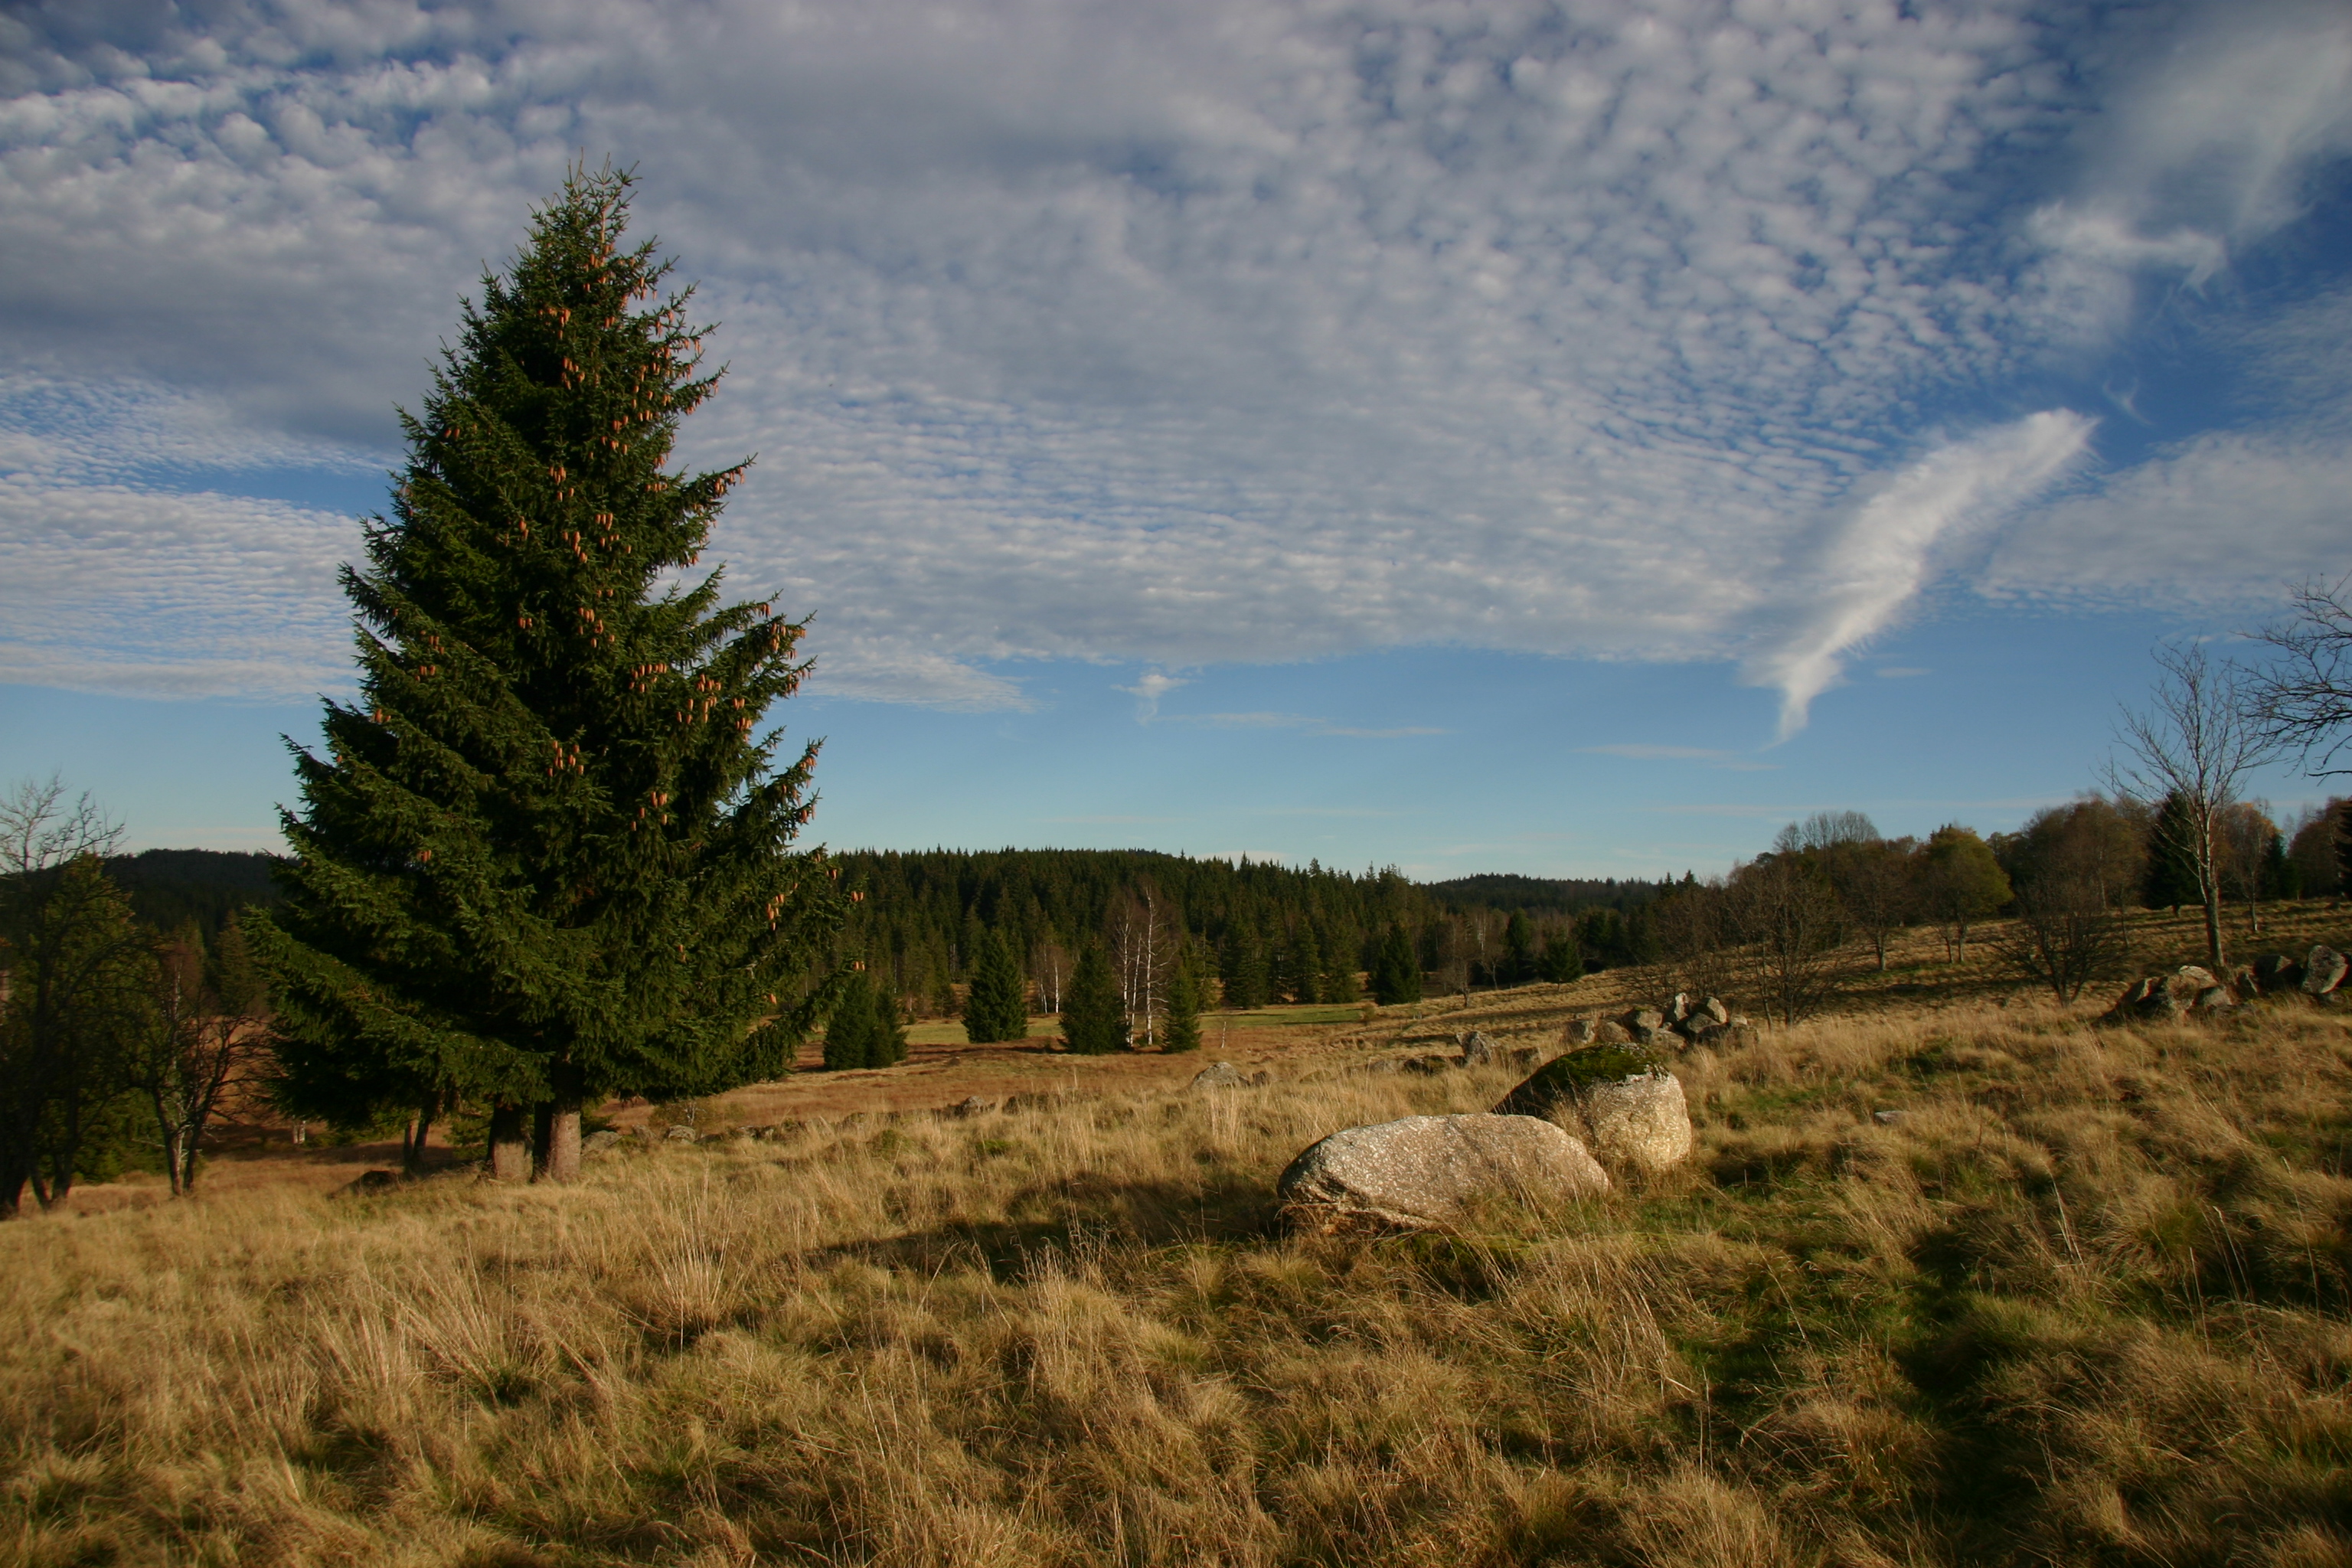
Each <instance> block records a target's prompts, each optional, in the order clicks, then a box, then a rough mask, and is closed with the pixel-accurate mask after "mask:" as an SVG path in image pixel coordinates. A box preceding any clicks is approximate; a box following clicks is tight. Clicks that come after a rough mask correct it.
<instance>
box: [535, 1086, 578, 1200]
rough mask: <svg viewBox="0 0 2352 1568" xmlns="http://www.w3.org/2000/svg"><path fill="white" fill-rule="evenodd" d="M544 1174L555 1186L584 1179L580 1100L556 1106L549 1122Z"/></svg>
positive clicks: (559, 1102) (567, 1101) (556, 1103)
mask: <svg viewBox="0 0 2352 1568" xmlns="http://www.w3.org/2000/svg"><path fill="white" fill-rule="evenodd" d="M541 1157H542V1159H543V1161H544V1168H543V1170H542V1174H543V1175H544V1177H545V1178H546V1179H547V1180H548V1181H551V1182H576V1181H578V1180H579V1179H580V1100H579V1099H578V1097H577V1096H574V1097H573V1098H572V1099H570V1100H557V1101H556V1102H555V1106H554V1113H553V1115H552V1116H551V1117H550V1118H549V1121H548V1130H547V1142H546V1145H545V1152H544V1154H543V1155H542V1156H541Z"/></svg>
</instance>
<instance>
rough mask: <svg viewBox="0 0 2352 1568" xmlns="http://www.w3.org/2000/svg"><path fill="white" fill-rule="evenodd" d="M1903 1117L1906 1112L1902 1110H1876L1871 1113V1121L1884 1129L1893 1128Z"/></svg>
mask: <svg viewBox="0 0 2352 1568" xmlns="http://www.w3.org/2000/svg"><path fill="white" fill-rule="evenodd" d="M1903 1117H1904V1112H1902V1111H1900V1110H1874V1111H1872V1112H1871V1113H1870V1119H1871V1120H1872V1121H1875V1122H1877V1123H1878V1124H1879V1125H1880V1126H1882V1127H1892V1126H1894V1125H1895V1123H1896V1122H1898V1121H1902V1120H1903Z"/></svg>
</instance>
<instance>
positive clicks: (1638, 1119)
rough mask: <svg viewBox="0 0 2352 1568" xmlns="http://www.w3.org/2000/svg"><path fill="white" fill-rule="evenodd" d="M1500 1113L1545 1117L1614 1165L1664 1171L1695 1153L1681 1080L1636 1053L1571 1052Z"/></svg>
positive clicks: (1514, 1093) (1511, 1096)
mask: <svg viewBox="0 0 2352 1568" xmlns="http://www.w3.org/2000/svg"><path fill="white" fill-rule="evenodd" d="M1495 1110H1496V1112H1497V1113H1499V1114H1502V1115H1507V1116H1511V1115H1516V1116H1540V1117H1543V1118H1545V1119H1546V1120H1548V1121H1552V1122H1554V1123H1555V1124H1557V1125H1558V1126H1559V1127H1560V1128H1561V1129H1562V1130H1563V1131H1568V1132H1570V1133H1574V1134H1576V1135H1578V1136H1580V1137H1581V1138H1582V1139H1583V1140H1584V1141H1585V1142H1586V1145H1587V1146H1588V1147H1589V1148H1590V1149H1591V1151H1592V1152H1593V1153H1595V1154H1597V1155H1599V1156H1600V1158H1601V1160H1602V1161H1603V1162H1604V1163H1608V1164H1612V1165H1638V1166H1640V1167H1641V1168H1642V1169H1643V1170H1647V1171H1662V1170H1664V1169H1665V1168H1666V1167H1667V1166H1669V1165H1674V1164H1678V1163H1681V1162H1682V1161H1684V1160H1686V1159H1688V1158H1689V1157H1690V1152H1691V1121H1690V1106H1689V1104H1688V1103H1687V1102H1686V1101H1685V1099H1684V1097H1683V1086H1682V1082H1681V1080H1680V1079H1676V1078H1675V1075H1674V1074H1672V1073H1670V1072H1668V1071H1666V1070H1665V1069H1664V1068H1662V1067H1658V1066H1656V1065H1655V1064H1654V1063H1653V1062H1650V1061H1648V1060H1646V1059H1644V1058H1643V1057H1642V1056H1641V1055H1640V1054H1639V1053H1635V1052H1628V1051H1624V1050H1618V1049H1609V1048H1605V1047H1604V1048H1600V1049H1591V1050H1585V1051H1571V1052H1570V1053H1569V1054H1568V1055H1566V1056H1564V1057H1559V1058H1555V1059H1553V1060H1551V1061H1549V1062H1547V1063H1545V1064H1544V1065H1543V1066H1542V1067H1541V1068H1538V1069H1537V1070H1536V1071H1535V1072H1534V1073H1533V1074H1532V1075H1530V1076H1529V1077H1528V1080H1527V1081H1526V1082H1525V1083H1522V1084H1520V1085H1519V1086H1518V1088H1517V1089H1513V1090H1511V1092H1510V1093H1508V1094H1507V1095H1505V1096H1504V1097H1503V1098H1502V1100H1500V1101H1499V1102H1498V1103H1497V1104H1496V1107H1495Z"/></svg>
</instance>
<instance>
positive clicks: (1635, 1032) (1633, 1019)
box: [1617, 1007, 1666, 1039]
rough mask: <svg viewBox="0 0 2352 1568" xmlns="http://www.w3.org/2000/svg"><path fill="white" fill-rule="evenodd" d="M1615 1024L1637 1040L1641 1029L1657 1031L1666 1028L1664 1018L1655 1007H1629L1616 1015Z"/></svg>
mask: <svg viewBox="0 0 2352 1568" xmlns="http://www.w3.org/2000/svg"><path fill="white" fill-rule="evenodd" d="M1617 1023H1618V1025H1619V1026H1620V1027H1622V1028H1623V1029H1624V1031H1625V1032H1626V1033H1627V1034H1629V1035H1632V1036H1633V1037H1634V1038H1636V1039H1639V1038H1640V1037H1641V1031H1642V1030H1643V1029H1650V1030H1657V1029H1663V1028H1664V1027H1665V1026H1666V1016H1665V1015H1664V1013H1661V1012H1659V1011H1658V1010H1657V1009H1656V1008H1655V1007H1629V1008H1627V1009H1626V1010H1625V1011H1624V1012H1622V1013H1620V1014H1618V1015H1617Z"/></svg>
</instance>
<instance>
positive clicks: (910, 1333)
mask: <svg viewBox="0 0 2352 1568" xmlns="http://www.w3.org/2000/svg"><path fill="white" fill-rule="evenodd" d="M2347 1016H2352V1014H2347V1012H2345V1011H2342V1010H2329V1009H2323V1008H2318V1007H2308V1006H2283V1007H2275V1008H2273V1007H2263V1008H2258V1009H2251V1010H2250V1011H2249V1016H2245V1017H2242V1018H2237V1019H2232V1020H2230V1021H2228V1022H2226V1023H2224V1024H2221V1025H2219V1026H2213V1027H2210V1028H2185V1027H2184V1028H2148V1029H2116V1030H2098V1029H2093V1028H2091V1027H2089V1026H2087V1025H2086V1024H2085V1023H2084V1018H2083V1016H2082V1015H2080V1014H2069V1013H2065V1012H2062V1011H2058V1010H2054V1009H2049V1008H2037V1007H2035V1006H2032V1005H2009V1006H2006V1007H1995V1006H1992V1005H1979V1006H1976V1007H1973V1008H1969V1007H1946V1008H1943V1009H1941V1010H1939V1011H1937V1012H1935V1013H1933V1014H1924V1015H1912V1016H1905V1015H1902V1014H1900V1013H1899V1012H1895V1011H1891V1010H1883V1011H1881V1012H1879V1013H1876V1014H1874V1015H1873V1016H1869V1017H1867V1018H1861V1017H1851V1016H1850V1017H1845V1018H1831V1019H1824V1020H1820V1021H1817V1022H1814V1023H1811V1024H1808V1025H1805V1026H1800V1027H1797V1028H1794V1029H1787V1030H1768V1031H1766V1032H1765V1033H1764V1035H1763V1036H1762V1037H1761V1038H1760V1039H1759V1040H1758V1041H1756V1042H1755V1043H1753V1044H1752V1045H1749V1046H1747V1047H1744V1048H1740V1049H1737V1050H1733V1051H1728V1052H1726V1053H1723V1054H1720V1055H1717V1054H1714V1053H1709V1052H1705V1051H1701V1052H1697V1053H1694V1054H1693V1055H1692V1056H1691V1057H1690V1058H1687V1059H1685V1061H1684V1062H1683V1063H1682V1064H1681V1065H1680V1070H1681V1072H1682V1075H1683V1077H1684V1079H1685V1086H1686V1089H1687V1090H1688V1092H1689V1096H1690V1100H1691V1103H1692V1106H1693V1108H1694V1112H1695V1115H1696V1118H1697V1120H1698V1121H1699V1124H1700V1126H1699V1132H1700V1136H1699V1147H1698V1150H1697V1152H1696V1154H1695V1156H1694V1157H1693V1159H1692V1160H1691V1162H1690V1163H1688V1164H1687V1165H1685V1166H1684V1167H1681V1168H1679V1169H1677V1170H1675V1171H1674V1172H1671V1173H1666V1174H1664V1175H1662V1176H1657V1177H1652V1178H1640V1177H1633V1178H1628V1179H1627V1180H1626V1181H1624V1182H1623V1184H1622V1185H1621V1187H1620V1189H1619V1190H1618V1191H1617V1192H1616V1193H1615V1194H1612V1195H1611V1196H1610V1197H1609V1198H1607V1199H1605V1200H1602V1201H1599V1202H1594V1203H1588V1204H1585V1205H1577V1206H1574V1207H1572V1208H1568V1209H1562V1210H1554V1211H1545V1212H1538V1211H1497V1212H1496V1213H1495V1214H1493V1215H1490V1216H1488V1217H1487V1219H1486V1220H1485V1221H1484V1222H1482V1224H1481V1225H1480V1226H1478V1227H1477V1228H1476V1229H1475V1231H1473V1232H1467V1233H1463V1234H1454V1235H1440V1236H1422V1237H1394V1238H1390V1239H1385V1240H1373V1241H1365V1240H1354V1241H1334V1240H1314V1239H1300V1238H1290V1237H1285V1236H1284V1235H1282V1234H1281V1233H1280V1231H1279V1230H1278V1229H1277V1227H1276V1210H1275V1205H1274V1202H1273V1194H1272V1191H1271V1184H1272V1181H1273V1177H1274V1175H1275V1174H1276V1173H1277V1172H1278V1171H1279V1170H1280V1169H1281V1167H1282V1165H1283V1163H1285V1162H1286V1161H1287V1160H1288V1159H1289V1157H1290V1156H1291V1155H1292V1154H1293V1153H1295V1152H1297V1150H1298V1149H1300V1148H1301V1147H1303V1146H1304V1145H1305V1144H1307V1142H1311V1141H1313V1140H1314V1139H1315V1138H1317V1137H1319V1136H1321V1135H1322V1134H1324V1133H1326V1132H1328V1131H1333V1130H1335V1129H1337V1128H1339V1127H1342V1126H1348V1125H1352V1124H1356V1123H1360V1122H1366V1121H1381V1120H1385V1119H1387V1118H1390V1117H1394V1116H1399V1115H1404V1114H1410V1113H1413V1112H1422V1111H1446V1110H1474V1109H1484V1108H1486V1106H1488V1105H1490V1104H1491V1103H1493V1101H1494V1100H1496V1099H1497V1098H1499V1097H1500V1095H1501V1094H1502V1093H1503V1092H1504V1091H1505V1090H1506V1089H1507V1088H1509V1087H1510V1084H1511V1082H1512V1077H1511V1075H1509V1074H1507V1073H1504V1072H1501V1071H1482V1070H1471V1071H1460V1072H1454V1073H1450V1074H1442V1075H1438V1076H1434V1077H1428V1078H1423V1077H1415V1076H1412V1075H1400V1074H1388V1075H1372V1074H1366V1073H1360V1072H1352V1071H1349V1070H1346V1068H1344V1066H1341V1065H1337V1064H1336V1063H1334V1064H1331V1065H1324V1066H1319V1067H1318V1068H1316V1070H1314V1071H1312V1072H1308V1073H1307V1074H1305V1075H1304V1076H1299V1077H1294V1078H1291V1079H1287V1080H1282V1081H1276V1082H1275V1083H1272V1084H1269V1085H1267V1086H1265V1087H1264V1088H1261V1089H1248V1090H1241V1091H1223V1092H1219V1093H1215V1094H1211V1095H1194V1094H1191V1093H1188V1092H1181V1091H1150V1090H1144V1091H1137V1092H1127V1093H1114V1094H1109V1095H1104V1096H1100V1097H1097V1098H1073V1099H1068V1100H1062V1101H1058V1102H1049V1103H1045V1104H1040V1105H1036V1106H1034V1107H1031V1108H1026V1109H1022V1110H1012V1111H1005V1110H998V1111H992V1112H989V1113H986V1114H982V1115H978V1116H974V1117H971V1118H966V1119H950V1118H946V1117H932V1116H929V1115H924V1116H914V1117H908V1118H904V1119H900V1120H898V1121H891V1122H888V1123H887V1124H882V1125H876V1124H874V1123H872V1122H870V1121H869V1122H866V1123H864V1124H860V1125H856V1126H852V1127H834V1128H815V1129H811V1130H807V1131H803V1132H800V1133H798V1134H796V1135H795V1136H794V1138H793V1140H791V1141H788V1142H780V1143H761V1142H730V1143H726V1144H722V1145H719V1146H716V1147H712V1146H708V1145H706V1146H702V1147H698V1148H691V1149H656V1150H653V1151H651V1152H635V1151H628V1152H615V1153H614V1154H610V1155H607V1156H604V1157H603V1158H601V1159H599V1160H597V1161H593V1162H592V1163H591V1166H590V1173H589V1176H588V1179H587V1180H586V1182H585V1183H584V1184H582V1185H581V1186H579V1187H577V1188H572V1189H550V1188H526V1189H520V1190H517V1189H509V1188H500V1187H496V1186H491V1185H488V1184H477V1183H475V1182H473V1181H471V1180H469V1179H466V1178H464V1177H458V1176H448V1177H441V1178H436V1179H434V1180H430V1181H427V1182H424V1183H421V1184H416V1185H414V1186H411V1187H407V1188H404V1189H399V1190H395V1191H394V1192H392V1193H390V1194H386V1195H383V1196H373V1197H348V1198H341V1199H336V1200H332V1201H321V1200H317V1199H310V1198H305V1197H300V1196H297V1195H292V1194H272V1193H268V1192H243V1193H234V1194H224V1195H223V1196H221V1197H218V1198H210V1199H208V1198H205V1197H199V1198H197V1199H195V1200H194V1201H191V1202H185V1203H180V1204H175V1205H164V1206H158V1207H154V1208H151V1209H146V1210H139V1211H131V1210H124V1211H121V1212H116V1213H111V1214H106V1215H94V1216H91V1217H86V1218H65V1217H54V1218H48V1219H35V1220H27V1221H25V1222H22V1223H19V1224H16V1225H14V1226H6V1227H5V1228H0V1267H5V1270H6V1273H5V1278H6V1279H7V1282H8V1283H7V1287H6V1289H5V1293H0V1314H5V1315H4V1316H0V1345H5V1351H0V1559H5V1560H7V1561H9V1562H13V1563H27V1564H43V1565H47V1564H67V1563H243V1564H260V1563H395V1564H397V1563H467V1564H480V1565H491V1564H513V1565H521V1564H541V1563H543V1564H570V1563H713V1564H717V1563H730V1564H732V1563H768V1562H773V1563H909V1564H911V1563H957V1564H965V1563H971V1564H1006V1565H1008V1568H1009V1565H1014V1564H1022V1565H1026V1564H1045V1563H1053V1564H1065V1563H1066V1564H1092V1563H1102V1564H1114V1563H1117V1564H1129V1563H1229V1564H1236V1565H1239V1564H1265V1565H1274V1564H1304V1563H1330V1564H1340V1563H1345V1564H1350V1565H1362V1564H1380V1563H1396V1564H1406V1563H1412V1564H1425V1563H1442V1564H1447V1565H1449V1568H1452V1565H1462V1568H1469V1565H1475V1564H1501V1563H1610V1564H1641V1565H1649V1568H1698V1565H1710V1568H1712V1565H1721V1568H1733V1565H1748V1564H1780V1563H1786V1564H1808V1565H1811V1564H1821V1565H1828V1564H1854V1565H1861V1564H1905V1565H1923V1568H1924V1565H1931V1564H1951V1565H1955V1568H1957V1565H1958V1564H1963V1563H2056V1562H2064V1563H2151V1564H2155V1563H2163V1564H2169V1565H2173V1568H2184V1565H2188V1564H2205V1563H2210V1564H2216V1565H2220V1564H2225V1563H2226V1564H2239V1563H2270V1564H2278V1565H2281V1568H2285V1565H2290V1564H2292V1565H2295V1568H2304V1565H2312V1564H2319V1563H2346V1562H2352V1463H2347V1461H2352V1394H2347V1386H2352V1118H2347V1089H2352V1032H2348V1031H2347V1027H2346V1023H2345V1020H2346V1018H2347ZM1882 1111H1892V1112H1896V1113H1898V1114H1896V1115H1895V1116H1894V1117H1893V1118H1892V1119H1890V1120H1886V1121H1881V1120H1880V1119H1879V1116H1878V1113H1879V1112H1882Z"/></svg>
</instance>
